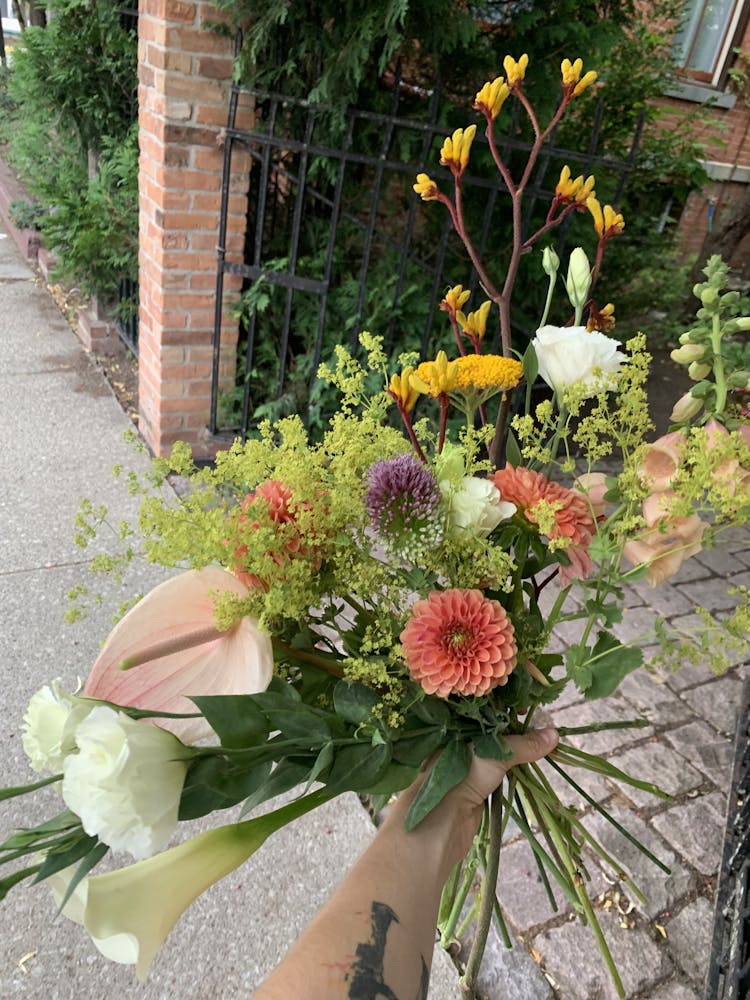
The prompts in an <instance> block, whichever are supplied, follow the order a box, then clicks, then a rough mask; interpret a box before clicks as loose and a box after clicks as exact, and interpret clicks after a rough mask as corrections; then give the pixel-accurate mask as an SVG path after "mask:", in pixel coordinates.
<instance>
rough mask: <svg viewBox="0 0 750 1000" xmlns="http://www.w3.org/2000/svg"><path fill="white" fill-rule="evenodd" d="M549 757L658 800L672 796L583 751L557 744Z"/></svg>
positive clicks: (656, 786) (648, 782)
mask: <svg viewBox="0 0 750 1000" xmlns="http://www.w3.org/2000/svg"><path fill="white" fill-rule="evenodd" d="M549 756H551V757H553V758H554V759H555V760H560V761H562V762H563V763H565V764H571V765H572V766H574V767H585V768H586V769H587V770H588V771H594V772H595V773H596V774H603V775H605V776H606V777H608V778H614V779H615V780H616V781H624V782H625V784H627V785H632V787H633V788H640V789H641V791H643V792H649V793H650V794H651V795H656V796H657V798H660V799H671V798H672V796H671V795H669V793H668V792H665V791H662V789H661V788H659V787H658V785H655V784H653V782H650V781H639V780H638V779H637V778H632V777H631V776H630V775H629V774H626V773H625V772H624V771H621V770H620V769H619V767H615V766H614V764H610V763H609V761H606V760H602V758H601V757H597V756H596V755H595V754H590V753H585V752H584V751H583V750H578V749H577V748H576V747H572V746H568V745H567V744H566V745H565V746H560V744H559V743H558V745H557V747H556V748H555V749H554V750H553V751H552V754H550V755H549Z"/></svg>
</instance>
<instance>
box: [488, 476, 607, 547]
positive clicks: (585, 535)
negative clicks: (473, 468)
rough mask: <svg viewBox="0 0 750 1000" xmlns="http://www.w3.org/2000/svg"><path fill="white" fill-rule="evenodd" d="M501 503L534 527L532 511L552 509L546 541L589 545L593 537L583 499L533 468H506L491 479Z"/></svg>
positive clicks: (578, 494)
mask: <svg viewBox="0 0 750 1000" xmlns="http://www.w3.org/2000/svg"><path fill="white" fill-rule="evenodd" d="M492 479H493V482H494V484H495V486H497V488H498V489H499V490H500V493H501V494H502V498H503V500H510V502H511V503H514V504H515V505H516V507H517V508H518V510H519V511H520V512H521V513H522V514H523V515H524V517H525V518H526V520H527V521H530V522H531V523H532V524H537V523H538V521H539V518H538V517H537V514H536V511H535V508H538V507H539V505H540V503H541V504H543V505H544V507H545V508H546V509H550V508H554V512H555V524H554V527H553V529H552V530H551V531H550V532H547V533H546V534H547V535H548V537H549V538H569V539H570V540H571V542H572V544H573V545H584V546H588V545H589V544H590V543H591V539H592V538H593V537H594V532H595V531H596V525H595V524H594V519H593V517H592V516H591V511H590V510H589V505H588V503H587V502H586V498H585V497H583V496H581V494H580V493H577V492H575V491H574V490H569V489H567V488H566V487H565V486H560V484H559V483H552V482H550V481H549V479H547V477H546V476H544V475H542V473H541V472H534V471H533V470H532V469H524V468H519V469H514V468H513V466H512V465H506V466H505V468H504V469H500V470H499V471H498V472H496V473H495V474H494V476H493V477H492Z"/></svg>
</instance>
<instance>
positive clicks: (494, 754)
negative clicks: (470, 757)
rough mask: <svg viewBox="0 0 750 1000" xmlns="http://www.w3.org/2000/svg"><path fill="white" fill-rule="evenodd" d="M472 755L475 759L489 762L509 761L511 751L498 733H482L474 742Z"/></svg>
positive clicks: (511, 754)
mask: <svg viewBox="0 0 750 1000" xmlns="http://www.w3.org/2000/svg"><path fill="white" fill-rule="evenodd" d="M474 753H475V754H476V755H477V757H485V758H488V759H489V760H510V759H511V757H512V756H513V751H512V750H511V748H510V747H509V746H508V744H507V743H506V741H505V740H504V739H503V737H502V736H501V735H500V733H498V732H494V733H482V735H481V736H479V737H477V739H475V740H474Z"/></svg>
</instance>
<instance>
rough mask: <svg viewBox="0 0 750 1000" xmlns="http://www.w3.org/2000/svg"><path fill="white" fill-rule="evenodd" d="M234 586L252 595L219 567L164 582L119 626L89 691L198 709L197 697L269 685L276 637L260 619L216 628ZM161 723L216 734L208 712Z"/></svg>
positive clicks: (182, 732) (182, 734)
mask: <svg viewBox="0 0 750 1000" xmlns="http://www.w3.org/2000/svg"><path fill="white" fill-rule="evenodd" d="M226 591H230V592H232V593H234V594H237V595H238V596H239V597H245V596H246V595H247V594H248V593H249V591H248V589H247V587H246V586H245V584H244V583H242V582H241V581H239V580H238V579H237V578H236V577H235V576H233V575H232V574H231V573H228V572H227V571H226V570H223V569H219V568H218V567H211V566H209V567H206V568H205V569H201V570H190V571H188V572H187V573H181V574H180V575H179V576H176V577H173V578H172V579H171V580H167V581H166V582H165V583H162V584H160V585H159V586H158V587H156V588H155V589H154V590H152V591H151V592H150V593H148V594H147V595H146V596H145V597H144V598H143V599H142V600H141V601H139V602H138V604H136V605H135V607H134V608H132V610H131V611H129V612H128V614H126V615H125V617H124V618H123V619H122V620H121V621H120V622H119V623H118V624H117V625H116V626H115V628H114V629H113V630H112V632H111V634H110V636H109V638H108V639H107V641H106V643H105V644H104V647H103V648H102V651H101V653H100V654H99V656H98V658H97V660H96V663H95V664H94V666H93V668H92V670H91V674H90V675H89V678H88V680H87V681H86V684H85V686H84V689H83V694H84V695H85V696H87V697H90V698H100V699H102V700H103V701H111V702H114V703H115V704H117V705H128V706H133V707H135V708H142V709H149V710H150V711H157V712H180V713H190V712H193V713H194V712H195V711H196V708H195V705H194V704H193V702H192V701H190V700H189V699H190V698H191V697H192V696H193V695H220V694H221V695H228V694H256V693H257V692H259V691H265V689H266V688H267V687H268V684H269V683H270V680H271V677H272V675H273V649H272V646H271V639H270V636H268V635H266V634H265V633H264V632H261V631H260V630H259V629H258V623H257V621H256V620H255V619H254V618H243V619H241V620H240V621H239V622H238V623H237V624H236V625H234V626H233V627H232V628H230V629H228V630H227V631H224V632H222V631H219V630H218V629H217V628H216V623H215V608H216V598H217V596H218V595H219V594H220V593H222V592H226ZM156 721H157V722H158V724H159V725H160V726H163V727H164V728H165V729H169V730H171V731H172V732H173V733H174V734H175V735H176V736H178V737H179V738H180V739H181V740H182V741H183V742H184V743H194V742H196V741H197V740H200V739H204V738H205V737H208V736H211V735H212V734H213V730H212V729H211V727H210V726H209V725H208V723H207V722H206V720H205V719H203V718H202V717H196V718H192V719H157V720H156Z"/></svg>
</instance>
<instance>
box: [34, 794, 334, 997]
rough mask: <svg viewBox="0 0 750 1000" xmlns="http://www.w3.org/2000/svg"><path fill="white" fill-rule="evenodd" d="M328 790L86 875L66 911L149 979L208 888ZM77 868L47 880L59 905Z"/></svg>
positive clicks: (106, 951)
mask: <svg viewBox="0 0 750 1000" xmlns="http://www.w3.org/2000/svg"><path fill="white" fill-rule="evenodd" d="M328 797H329V796H327V794H326V792H325V789H319V790H318V791H315V792H312V793H311V794H310V795H306V796H304V797H303V798H300V799H296V800H295V801H294V802H290V803H289V804H288V805H286V806H283V807H282V808H281V809H276V810H274V812H271V813H267V814H266V815H265V816H259V817H258V818H257V819H249V820H245V821H244V822H242V823H232V824H230V825H228V826H221V827H219V828H218V829H216V830H209V831H208V832H206V833H202V834H200V836H198V837H194V838H193V839H192V840H187V841H185V843H184V844H179V845H178V846H177V847H172V848H170V850H168V851H164V852H163V853H162V854H157V855H155V856H154V857H153V858H148V859H146V860H145V861H139V862H137V864H134V865H129V866H128V867H127V868H120V869H119V870H118V871H113V872H107V873H106V874H104V875H93V876H91V877H89V878H84V879H82V880H81V881H80V882H79V883H78V885H76V887H75V888H74V890H73V892H72V893H71V894H70V897H69V898H68V900H67V901H66V903H65V905H64V906H63V909H62V912H63V915H64V916H66V917H69V918H70V919H71V920H73V921H75V922H76V923H78V924H82V925H83V927H85V929H86V930H87V931H88V933H89V934H90V935H91V938H92V940H93V942H94V944H95V945H96V947H97V948H98V949H99V951H100V952H101V953H102V955H104V956H105V958H109V959H110V960H111V961H113V962H120V963H122V964H124V965H135V971H136V974H137V976H138V978H139V979H140V980H144V979H145V978H146V974H147V973H148V970H149V966H150V965H151V963H152V961H153V960H154V957H155V955H156V953H157V952H158V951H159V949H160V948H161V946H162V945H163V944H164V942H165V941H166V939H167V936H168V935H169V933H170V932H171V930H172V928H173V927H174V925H175V924H176V923H177V921H178V920H179V918H180V917H181V916H182V914H183V913H184V912H185V910H187V908H188V907H189V906H190V905H191V904H192V903H193V902H194V901H195V900H196V899H197V898H198V896H200V894H201V893H202V892H205V891H206V889H208V888H210V886H212V885H213V884H214V883H215V882H218V881H219V880H220V879H222V878H224V876H225V875H228V874H229V873H230V872H232V871H234V870H235V868H238V867H239V866H240V865H241V864H242V863H243V862H245V861H247V859H248V858H249V857H250V856H251V855H252V854H254V853H255V851H257V850H258V848H259V847H260V846H261V845H262V844H263V843H264V842H265V840H266V839H267V838H268V837H269V836H270V835H271V834H272V833H274V832H275V831H276V830H279V829H281V827H282V826H285V825H286V824H287V823H290V822H291V821H292V820H294V819H297V818H298V817H299V816H302V815H304V813H306V812H309V811H310V810H311V809H315V808H316V807H317V806H319V805H321V804H322V803H323V802H324V801H325V800H326V798H328ZM74 873H75V868H74V867H70V868H67V869H65V870H64V871H62V872H59V873H57V874H56V875H52V876H51V877H50V878H48V879H47V880H46V881H47V884H48V885H49V886H50V888H51V890H52V895H53V897H54V898H55V902H56V903H57V905H58V906H59V905H60V903H61V902H62V901H63V900H64V898H65V895H66V893H67V891H68V886H69V885H70V882H71V879H72V878H73V875H74Z"/></svg>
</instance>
